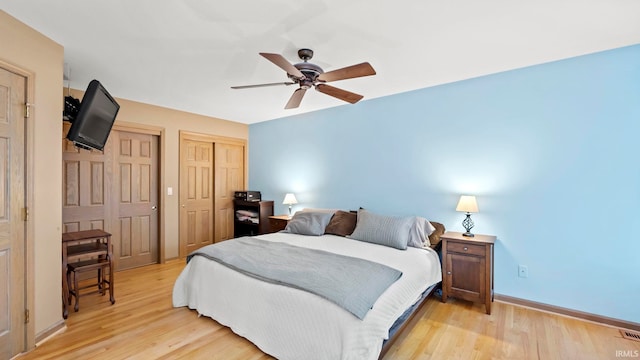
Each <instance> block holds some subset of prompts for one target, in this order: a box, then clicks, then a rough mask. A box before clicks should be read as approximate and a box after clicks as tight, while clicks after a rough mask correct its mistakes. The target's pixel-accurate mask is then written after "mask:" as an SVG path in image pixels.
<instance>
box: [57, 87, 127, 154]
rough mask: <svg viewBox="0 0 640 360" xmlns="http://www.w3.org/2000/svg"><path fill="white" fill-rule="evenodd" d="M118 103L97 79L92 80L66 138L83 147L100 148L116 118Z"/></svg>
mask: <svg viewBox="0 0 640 360" xmlns="http://www.w3.org/2000/svg"><path fill="white" fill-rule="evenodd" d="M118 110H120V105H118V103H117V102H116V101H115V100H114V99H113V97H112V96H111V95H110V94H109V92H108V91H107V89H105V88H104V86H102V84H100V82H99V81H98V80H92V81H91V82H90V83H89V86H87V90H86V91H85V93H84V96H83V97H82V102H80V108H79V109H78V115H77V116H75V117H74V119H73V121H72V123H71V128H70V129H69V133H68V134H67V139H68V140H69V141H72V142H73V143H74V144H75V145H76V146H77V147H80V148H83V149H96V150H102V149H103V148H104V145H105V144H106V143H107V139H108V138H109V133H110V132H111V128H112V127H113V122H114V121H115V120H116V115H118Z"/></svg>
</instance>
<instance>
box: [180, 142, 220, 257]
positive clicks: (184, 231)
mask: <svg viewBox="0 0 640 360" xmlns="http://www.w3.org/2000/svg"><path fill="white" fill-rule="evenodd" d="M213 196H214V193H213V143H211V142H206V141H197V140H191V139H182V140H181V142H180V241H179V243H180V257H185V256H187V255H188V254H189V253H190V252H192V251H193V250H196V249H199V248H201V247H203V246H205V245H208V244H211V243H213V241H214V238H213V228H214V223H213V214H214V211H213V200H214V198H213Z"/></svg>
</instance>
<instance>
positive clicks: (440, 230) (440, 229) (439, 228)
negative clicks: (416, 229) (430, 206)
mask: <svg viewBox="0 0 640 360" xmlns="http://www.w3.org/2000/svg"><path fill="white" fill-rule="evenodd" d="M430 223H431V225H433V227H434V228H436V229H435V230H434V231H433V232H432V233H431V235H429V243H430V244H431V247H432V248H434V249H435V248H436V246H438V245H440V235H442V234H444V232H445V228H444V225H442V224H441V223H439V222H435V221H430Z"/></svg>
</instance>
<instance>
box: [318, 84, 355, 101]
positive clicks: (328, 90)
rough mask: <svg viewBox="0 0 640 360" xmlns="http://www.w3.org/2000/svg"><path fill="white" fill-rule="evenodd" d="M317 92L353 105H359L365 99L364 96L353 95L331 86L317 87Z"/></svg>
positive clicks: (321, 85) (322, 85)
mask: <svg viewBox="0 0 640 360" xmlns="http://www.w3.org/2000/svg"><path fill="white" fill-rule="evenodd" d="M316 90H318V91H320V92H321V93H323V94H327V95H329V96H333V97H334V98H338V99H340V100H343V101H346V102H348V103H352V104H355V103H357V102H358V101H360V100H362V98H363V97H364V96H362V95H359V94H356V93H352V92H350V91H347V90H342V89H338V88H337V87H333V86H331V85H325V84H318V85H316Z"/></svg>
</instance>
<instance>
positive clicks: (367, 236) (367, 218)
mask: <svg viewBox="0 0 640 360" xmlns="http://www.w3.org/2000/svg"><path fill="white" fill-rule="evenodd" d="M413 219H414V218H413V217H393V216H384V215H378V214H374V213H372V212H369V211H367V210H364V209H360V210H358V222H357V224H356V229H355V230H354V231H353V234H351V235H350V236H349V237H350V238H352V239H354V240H360V241H366V242H370V243H373V244H378V245H384V246H389V247H392V248H396V249H400V250H405V249H406V248H407V243H408V242H409V230H410V229H411V224H412V223H413Z"/></svg>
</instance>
